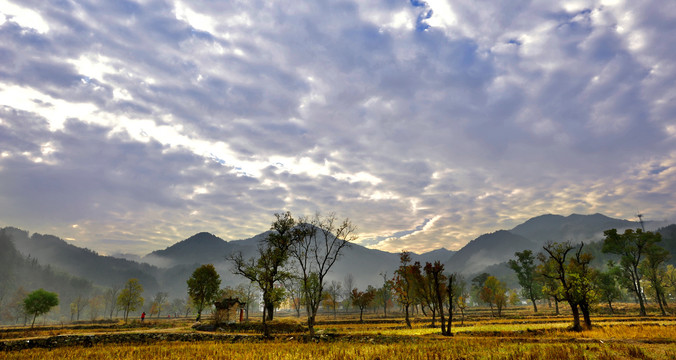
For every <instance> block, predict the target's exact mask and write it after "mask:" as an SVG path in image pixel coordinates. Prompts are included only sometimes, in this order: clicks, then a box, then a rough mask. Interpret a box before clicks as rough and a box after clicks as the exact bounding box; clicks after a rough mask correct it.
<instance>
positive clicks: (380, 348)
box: [0, 306, 676, 360]
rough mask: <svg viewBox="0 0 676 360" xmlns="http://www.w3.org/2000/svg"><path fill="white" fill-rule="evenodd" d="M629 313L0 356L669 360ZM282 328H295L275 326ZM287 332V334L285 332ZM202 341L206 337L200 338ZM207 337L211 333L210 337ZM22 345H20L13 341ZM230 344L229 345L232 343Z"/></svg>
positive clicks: (651, 327)
mask: <svg viewBox="0 0 676 360" xmlns="http://www.w3.org/2000/svg"><path fill="white" fill-rule="evenodd" d="M633 310H634V309H633V307H631V306H627V307H626V311H625V313H623V314H621V315H615V316H606V315H602V316H595V317H593V319H592V320H593V323H594V328H593V329H591V330H588V331H584V332H572V331H569V330H568V328H569V327H570V325H571V319H570V316H567V315H565V314H564V315H562V316H552V315H551V314H547V313H546V312H544V311H543V312H542V313H540V314H532V313H531V312H530V311H529V308H527V307H524V308H516V309H511V311H510V312H507V314H506V316H505V317H503V318H498V319H496V318H491V317H490V316H489V314H488V312H486V311H485V310H480V311H475V312H470V314H469V315H468V317H467V318H466V320H465V326H458V325H457V324H455V325H454V327H453V331H454V335H455V336H453V337H450V338H449V337H442V336H441V335H440V330H439V328H438V327H437V328H431V327H429V323H430V319H428V318H418V319H415V321H414V322H413V324H414V326H413V328H412V329H408V328H406V327H405V326H404V321H403V318H396V319H392V318H389V319H381V318H376V317H367V322H365V323H359V322H358V321H357V319H354V318H353V319H345V318H342V319H341V318H339V319H338V320H337V321H334V320H332V316H326V317H323V318H321V319H319V320H320V324H321V325H319V326H317V330H318V334H319V336H318V338H315V339H310V341H309V342H308V341H307V340H308V339H304V337H303V336H301V335H302V334H300V333H298V332H291V333H285V334H282V335H278V336H277V337H276V338H275V339H271V340H264V339H262V338H260V337H258V336H255V335H252V332H251V331H242V332H241V333H243V334H246V335H245V336H243V337H242V338H239V340H236V341H235V340H233V339H232V338H231V339H229V340H226V339H220V340H219V339H215V340H214V339H210V338H205V339H207V340H203V341H193V342H190V341H183V342H179V341H170V340H158V341H155V340H153V341H149V342H147V343H135V344H132V343H112V342H111V343H103V344H95V345H93V346H90V347H82V346H62V347H56V348H53V349H42V348H35V349H26V350H20V351H6V352H0V358H3V359H44V358H48V357H49V358H58V359H82V358H87V359H128V358H130V359H160V358H161V359H193V358H204V359H413V360H417V359H421V360H422V359H425V360H428V359H676V318H675V317H656V316H653V317H643V318H640V317H636V316H632V314H631V311H633ZM279 323H280V324H282V325H285V326H286V325H298V324H303V321H302V319H295V318H288V317H287V318H283V319H282V320H279ZM190 325H192V323H191V321H189V320H185V321H176V320H174V321H171V322H169V321H158V322H148V323H145V324H143V326H141V324H138V323H134V324H130V325H123V324H121V323H120V324H108V325H94V324H93V325H91V326H64V327H50V328H36V329H34V330H30V329H25V328H24V329H20V328H19V329H17V328H12V329H8V328H4V329H3V328H0V339H1V340H2V341H3V342H6V341H8V340H18V339H35V338H45V337H58V336H59V335H93V336H96V335H104V334H108V335H111V334H133V333H163V334H164V333H172V334H200V333H199V332H196V331H195V330H193V329H191V328H190ZM287 327H288V328H293V326H287ZM217 333H218V332H217ZM205 334H206V333H205ZM210 334H212V333H210ZM21 341H25V340H21ZM233 341H234V342H233Z"/></svg>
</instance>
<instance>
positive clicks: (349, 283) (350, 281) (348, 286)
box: [343, 273, 356, 312]
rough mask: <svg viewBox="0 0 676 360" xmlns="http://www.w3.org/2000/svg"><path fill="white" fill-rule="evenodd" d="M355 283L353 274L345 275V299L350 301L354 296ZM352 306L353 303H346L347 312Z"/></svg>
mask: <svg viewBox="0 0 676 360" xmlns="http://www.w3.org/2000/svg"><path fill="white" fill-rule="evenodd" d="M355 287H356V286H355V282H354V275H352V274H351V273H348V274H347V275H345V278H343V289H345V295H344V297H345V299H349V298H350V296H352V289H354V288H355ZM351 304H352V301H346V302H345V311H346V312H347V310H349V309H350V305H351Z"/></svg>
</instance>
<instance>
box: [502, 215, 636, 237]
mask: <svg viewBox="0 0 676 360" xmlns="http://www.w3.org/2000/svg"><path fill="white" fill-rule="evenodd" d="M637 227H640V224H638V223H637V222H634V221H628V220H621V219H613V218H610V217H607V216H605V215H602V214H593V215H578V214H572V215H569V216H561V215H551V214H549V215H541V216H538V217H534V218H532V219H529V220H528V221H526V222H525V223H523V224H521V225H518V226H516V227H515V228H513V229H512V230H510V232H511V233H514V234H517V235H521V236H523V237H525V238H527V239H530V240H532V241H533V242H535V243H536V244H538V245H545V244H546V243H547V242H550V241H555V242H560V241H571V242H574V243H575V242H580V241H586V242H590V241H598V240H601V239H603V232H604V231H605V230H608V229H618V230H624V229H628V228H634V229H635V228H637Z"/></svg>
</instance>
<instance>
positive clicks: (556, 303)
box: [554, 298, 561, 316]
mask: <svg viewBox="0 0 676 360" xmlns="http://www.w3.org/2000/svg"><path fill="white" fill-rule="evenodd" d="M554 309H555V311H556V312H555V313H554V315H557V316H558V315H561V312H559V300H558V299H557V298H554Z"/></svg>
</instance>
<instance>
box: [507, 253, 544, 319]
mask: <svg viewBox="0 0 676 360" xmlns="http://www.w3.org/2000/svg"><path fill="white" fill-rule="evenodd" d="M514 255H516V260H514V259H512V260H509V263H508V264H509V267H510V268H511V269H512V270H514V272H516V276H517V278H518V279H519V285H521V295H522V296H523V297H525V298H526V299H529V300H530V301H531V303H533V312H538V306H537V304H536V301H537V300H538V299H540V298H541V297H542V287H541V286H539V284H538V282H537V281H536V275H537V272H536V271H535V270H536V265H535V256H534V255H533V252H532V251H531V250H524V251H522V252H516V253H514Z"/></svg>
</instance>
